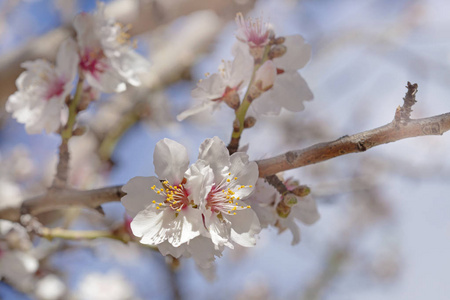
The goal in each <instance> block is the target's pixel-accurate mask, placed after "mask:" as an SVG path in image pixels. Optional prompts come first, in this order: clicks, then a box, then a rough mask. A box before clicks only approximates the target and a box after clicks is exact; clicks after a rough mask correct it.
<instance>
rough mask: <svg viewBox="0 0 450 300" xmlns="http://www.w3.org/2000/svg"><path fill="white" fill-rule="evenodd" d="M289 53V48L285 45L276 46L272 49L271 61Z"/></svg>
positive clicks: (269, 55) (270, 52) (270, 53)
mask: <svg viewBox="0 0 450 300" xmlns="http://www.w3.org/2000/svg"><path fill="white" fill-rule="evenodd" d="M286 51H287V47H286V46H285V45H276V46H273V47H272V49H270V51H269V54H268V57H269V59H274V58H277V57H281V56H283V55H284V54H285V53H286Z"/></svg>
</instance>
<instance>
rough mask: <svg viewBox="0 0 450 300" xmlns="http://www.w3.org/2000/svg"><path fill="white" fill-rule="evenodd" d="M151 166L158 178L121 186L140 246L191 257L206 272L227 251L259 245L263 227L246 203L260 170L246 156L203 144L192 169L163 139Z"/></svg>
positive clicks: (184, 156) (175, 146)
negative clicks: (258, 237)
mask: <svg viewBox="0 0 450 300" xmlns="http://www.w3.org/2000/svg"><path fill="white" fill-rule="evenodd" d="M153 164H154V166H155V173H156V175H157V176H158V177H135V178H133V179H131V180H130V181H129V182H128V183H127V184H126V185H125V186H124V187H123V190H124V191H125V192H126V193H127V195H126V196H125V197H123V198H122V203H123V205H124V206H125V208H126V209H127V212H128V214H129V215H130V216H131V217H132V218H133V221H132V222H131V230H132V231H133V233H134V235H136V236H137V237H140V238H141V243H143V244H147V245H151V246H155V247H158V249H159V250H160V252H161V253H162V254H163V255H167V254H170V255H172V256H173V257H175V258H178V257H180V256H184V257H190V256H192V257H193V258H194V260H195V261H196V263H197V264H198V265H199V266H200V267H202V268H208V267H210V266H211V263H212V262H213V261H214V259H215V256H220V255H221V253H222V251H223V249H224V247H225V246H227V247H229V248H233V247H234V246H233V244H234V243H236V244H239V245H241V246H244V247H250V246H254V245H255V243H256V237H255V235H256V234H258V233H259V231H260V224H259V220H258V217H257V216H256V214H255V212H254V211H253V210H252V208H251V206H250V205H248V203H246V198H248V196H249V195H250V194H251V193H252V191H253V189H254V186H255V184H256V181H257V179H258V167H257V165H256V163H255V162H250V161H249V160H248V156H247V154H245V153H241V152H238V153H234V154H232V155H231V156H230V155H229V153H228V150H227V148H226V146H225V144H224V143H223V142H222V141H221V140H220V139H219V138H217V137H214V138H212V139H207V140H205V141H204V142H203V143H202V144H201V146H200V150H199V156H198V160H197V161H196V162H195V163H194V164H192V165H191V166H189V160H188V154H187V151H186V149H185V148H184V147H183V146H182V145H180V144H178V143H177V142H175V141H172V140H169V139H164V140H161V141H159V142H158V143H157V144H156V148H155V152H154V155H153Z"/></svg>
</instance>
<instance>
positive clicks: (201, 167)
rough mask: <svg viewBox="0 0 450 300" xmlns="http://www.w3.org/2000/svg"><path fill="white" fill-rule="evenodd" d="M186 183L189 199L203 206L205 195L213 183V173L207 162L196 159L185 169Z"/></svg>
mask: <svg viewBox="0 0 450 300" xmlns="http://www.w3.org/2000/svg"><path fill="white" fill-rule="evenodd" d="M186 181H187V182H186V184H185V185H184V187H185V188H186V189H187V191H188V192H189V199H191V200H192V201H194V203H195V204H197V205H200V206H203V205H204V202H205V199H206V196H207V195H208V193H209V191H210V190H211V187H212V186H213V184H214V173H213V171H212V169H211V167H210V166H209V165H208V164H207V162H205V161H203V160H198V161H197V162H196V163H194V164H192V165H191V166H190V167H189V169H188V170H187V171H186Z"/></svg>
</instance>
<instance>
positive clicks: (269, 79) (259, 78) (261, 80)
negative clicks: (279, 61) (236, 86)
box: [254, 60, 277, 92]
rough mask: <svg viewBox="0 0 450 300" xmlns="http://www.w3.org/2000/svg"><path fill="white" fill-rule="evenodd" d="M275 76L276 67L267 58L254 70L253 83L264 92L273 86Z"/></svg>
mask: <svg viewBox="0 0 450 300" xmlns="http://www.w3.org/2000/svg"><path fill="white" fill-rule="evenodd" d="M276 76H277V68H276V67H275V64H274V63H273V62H272V61H271V60H268V61H266V62H265V63H264V64H263V65H262V66H261V67H259V69H258V71H256V74H255V82H254V85H255V86H256V87H257V88H258V89H259V90H261V91H262V92H265V91H267V90H268V89H270V88H271V87H272V86H273V83H274V82H275V78H276Z"/></svg>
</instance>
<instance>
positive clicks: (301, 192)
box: [291, 185, 311, 197]
mask: <svg viewBox="0 0 450 300" xmlns="http://www.w3.org/2000/svg"><path fill="white" fill-rule="evenodd" d="M291 193H293V194H294V195H296V196H299V197H306V196H308V195H309V194H310V193H311V189H310V188H309V187H308V186H306V185H300V186H298V187H296V188H295V189H293V190H292V191H291Z"/></svg>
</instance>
